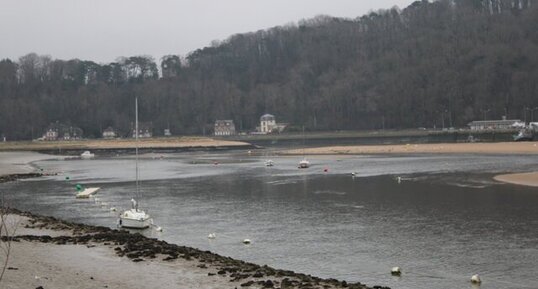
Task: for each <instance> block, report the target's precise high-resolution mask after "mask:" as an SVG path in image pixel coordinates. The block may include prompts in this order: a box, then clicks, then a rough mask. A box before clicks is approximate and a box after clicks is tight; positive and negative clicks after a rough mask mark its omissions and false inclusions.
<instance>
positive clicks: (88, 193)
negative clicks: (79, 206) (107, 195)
mask: <svg viewBox="0 0 538 289" xmlns="http://www.w3.org/2000/svg"><path fill="white" fill-rule="evenodd" d="M99 189H100V188H87V189H84V190H83V191H82V192H78V193H77V195H76V197H77V198H79V199H85V198H89V197H90V196H92V195H94V194H95V193H97V191H98V190H99Z"/></svg>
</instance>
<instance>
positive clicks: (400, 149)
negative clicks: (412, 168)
mask: <svg viewBox="0 0 538 289" xmlns="http://www.w3.org/2000/svg"><path fill="white" fill-rule="evenodd" d="M280 153H281V154H291V155H299V154H303V153H304V154H307V155H324V154H325V155H327V154H349V155H356V154H408V153H477V154H538V142H502V143H438V144H405V145H402V144H397V145H363V146H362V145H361V146H328V147H317V148H306V149H296V150H287V151H282V152H280Z"/></svg>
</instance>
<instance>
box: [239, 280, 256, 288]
mask: <svg viewBox="0 0 538 289" xmlns="http://www.w3.org/2000/svg"><path fill="white" fill-rule="evenodd" d="M253 284H254V281H248V282H245V283H243V284H241V287H250V286H252V285H253Z"/></svg>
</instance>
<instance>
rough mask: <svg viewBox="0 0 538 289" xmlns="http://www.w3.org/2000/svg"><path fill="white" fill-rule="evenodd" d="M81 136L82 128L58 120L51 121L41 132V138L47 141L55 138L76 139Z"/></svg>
mask: <svg viewBox="0 0 538 289" xmlns="http://www.w3.org/2000/svg"><path fill="white" fill-rule="evenodd" d="M81 138H82V129H81V128H79V127H76V126H72V125H66V124H62V123H60V122H58V121H57V122H55V123H51V124H50V125H49V126H48V127H47V128H46V129H45V133H44V134H43V139H44V140H47V141H55V140H78V139H81Z"/></svg>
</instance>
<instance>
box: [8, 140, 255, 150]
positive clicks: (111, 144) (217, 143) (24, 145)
mask: <svg viewBox="0 0 538 289" xmlns="http://www.w3.org/2000/svg"><path fill="white" fill-rule="evenodd" d="M136 145H137V144H136V142H135V140H134V139H110V140H106V139H95V140H76V141H21V142H5V143H4V142H0V151H21V150H22V151H66V150H67V151H69V150H118V149H134V148H135V147H136ZM251 146H252V145H250V144H249V143H245V142H239V141H226V140H216V139H211V138H206V137H170V138H148V139H140V140H139V142H138V147H139V148H141V149H150V148H152V149H188V148H235V147H237V148H241V147H251Z"/></svg>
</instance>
